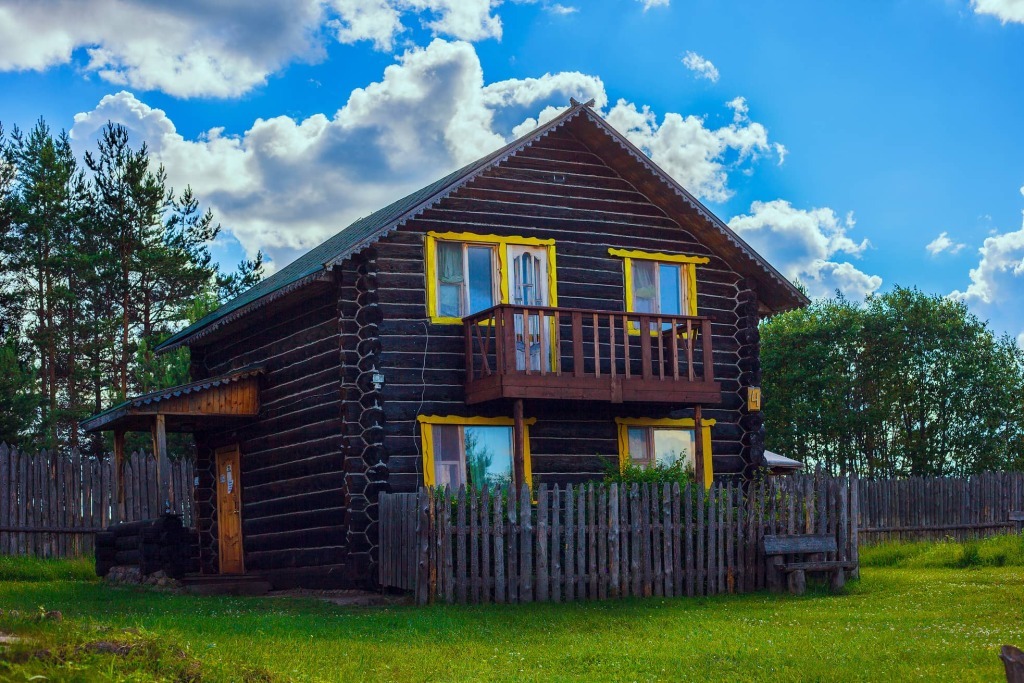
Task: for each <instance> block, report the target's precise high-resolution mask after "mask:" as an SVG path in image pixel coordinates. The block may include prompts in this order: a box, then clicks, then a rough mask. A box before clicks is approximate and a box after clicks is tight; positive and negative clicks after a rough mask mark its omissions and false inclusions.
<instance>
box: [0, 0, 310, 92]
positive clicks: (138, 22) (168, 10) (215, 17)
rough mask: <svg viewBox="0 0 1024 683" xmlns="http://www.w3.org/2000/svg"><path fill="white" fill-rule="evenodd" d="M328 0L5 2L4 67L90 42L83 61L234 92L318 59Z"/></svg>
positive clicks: (147, 83) (114, 71)
mask: <svg viewBox="0 0 1024 683" xmlns="http://www.w3.org/2000/svg"><path fill="white" fill-rule="evenodd" d="M320 16H321V7H320V0H303V1H301V2H298V1H296V2H287V1H285V0H278V1H277V2H259V3H253V2H246V1H245V0H232V1H229V2H221V3H182V2H176V3H151V2H144V1H142V0H94V1H92V2H75V1H73V0H39V1H37V2H25V3H18V4H17V5H14V6H11V5H8V6H7V7H0V70H3V71H10V70H24V69H35V70H42V69H45V68H47V67H50V66H55V65H58V64H66V63H68V62H70V61H71V58H72V53H73V52H74V51H75V50H78V49H80V48H84V49H85V51H86V54H87V57H88V59H87V62H86V63H85V65H84V67H83V68H84V70H85V71H87V72H94V73H96V74H97V75H99V76H100V77H101V78H103V79H104V80H106V81H109V82H111V83H116V84H122V85H129V86H131V87H134V88H140V89H145V90H163V91H165V92H167V93H169V94H171V95H175V96H178V97H194V96H200V95H212V96H216V97H234V96H237V95H240V94H242V93H244V92H246V91H247V90H250V89H251V88H253V87H255V86H257V85H260V84H261V83H263V82H264V81H265V80H266V77H267V75H268V74H269V73H272V72H274V71H276V70H278V69H280V68H282V67H283V66H284V65H285V64H287V63H288V62H290V61H293V60H295V59H316V58H318V57H319V55H320V54H321V52H320V47H319V45H318V43H317V41H316V40H315V39H314V36H313V34H312V31H313V30H314V29H315V28H316V27H317V24H318V22H319V18H320Z"/></svg>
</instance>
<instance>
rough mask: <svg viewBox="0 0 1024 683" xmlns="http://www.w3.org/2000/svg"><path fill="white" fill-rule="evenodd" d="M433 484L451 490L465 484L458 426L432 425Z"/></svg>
mask: <svg viewBox="0 0 1024 683" xmlns="http://www.w3.org/2000/svg"><path fill="white" fill-rule="evenodd" d="M431 429H432V430H433V437H434V482H435V484H436V485H437V486H445V485H447V486H450V487H451V488H453V489H456V488H458V487H459V486H461V485H462V484H464V483H466V474H465V467H464V466H463V461H462V437H461V429H460V427H459V426H458V425H433V427H432V428H431Z"/></svg>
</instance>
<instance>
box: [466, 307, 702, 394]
mask: <svg viewBox="0 0 1024 683" xmlns="http://www.w3.org/2000/svg"><path fill="white" fill-rule="evenodd" d="M463 322H464V333H465V341H466V403H469V404H473V403H481V402H484V401H491V400H494V399H498V398H533V399H562V400H576V401H610V402H612V403H630V402H643V403H700V404H717V403H720V402H721V386H720V385H719V383H718V382H716V381H715V379H714V361H713V359H712V353H711V321H710V319H708V318H706V317H691V316H679V315H654V314H646V313H643V314H641V313H623V312H616V311H596V310H584V309H576V308H551V307H547V306H519V305H514V304H501V305H499V306H494V307H493V308H489V309H487V310H485V311H481V312H480V313H476V314H473V315H471V316H468V317H466V318H465V319H464V321H463Z"/></svg>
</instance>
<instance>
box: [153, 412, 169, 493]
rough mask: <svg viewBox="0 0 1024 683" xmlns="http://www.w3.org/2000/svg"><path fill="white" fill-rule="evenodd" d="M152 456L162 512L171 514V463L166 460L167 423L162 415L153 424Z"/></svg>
mask: <svg viewBox="0 0 1024 683" xmlns="http://www.w3.org/2000/svg"><path fill="white" fill-rule="evenodd" d="M153 456H154V457H155V458H156V462H157V483H156V488H157V491H159V492H160V498H161V499H162V501H163V508H164V509H163V512H171V511H172V510H173V503H174V490H173V489H172V487H171V461H170V460H168V459H167V421H166V418H165V416H164V415H163V413H157V415H156V420H155V421H154V423H153Z"/></svg>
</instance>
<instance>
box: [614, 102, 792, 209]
mask: <svg viewBox="0 0 1024 683" xmlns="http://www.w3.org/2000/svg"><path fill="white" fill-rule="evenodd" d="M727 106H728V107H729V108H730V109H732V110H733V122H732V123H730V124H728V125H726V126H722V127H721V128H711V127H708V126H707V125H705V120H704V119H703V118H701V117H698V116H694V115H692V114H691V115H687V116H683V115H682V114H677V113H668V114H665V116H664V117H663V118H662V121H661V123H660V124H659V123H658V119H657V116H656V115H655V114H654V112H652V111H651V110H650V108H649V107H646V106H644V107H639V108H638V107H637V106H636V105H635V104H633V103H630V102H626V101H625V100H619V101H618V102H617V103H616V104H615V106H614V107H612V109H611V111H610V112H609V113H608V117H607V118H608V122H609V123H611V124H612V125H613V126H615V127H616V128H617V129H618V130H620V131H622V132H623V133H625V134H626V136H627V137H628V138H629V139H630V141H631V142H633V144H635V145H637V146H638V147H640V148H641V149H642V150H644V152H646V153H647V154H648V155H650V157H651V159H653V160H654V162H655V163H656V164H658V165H659V166H661V167H662V168H663V169H665V171H667V172H668V173H669V174H670V175H671V176H672V177H674V178H675V179H676V180H677V181H678V182H679V183H680V184H681V185H682V186H683V187H685V188H686V189H688V190H689V191H690V192H692V193H693V194H695V195H696V196H698V197H700V198H702V199H707V200H710V201H717V202H721V201H725V200H726V199H728V198H729V197H731V196H732V192H731V190H729V188H728V184H727V181H728V173H729V171H730V170H731V169H733V168H736V167H738V166H739V165H741V164H743V163H746V162H749V161H754V160H756V159H757V158H759V157H761V156H764V155H767V154H771V153H772V152H776V153H778V154H779V155H780V158H781V156H782V155H784V154H785V148H784V147H782V146H781V145H779V146H778V147H773V145H772V144H771V143H770V142H769V141H768V130H767V129H766V128H765V127H764V125H762V124H760V123H757V122H756V121H751V120H750V118H749V116H748V107H747V103H746V100H745V99H743V98H742V97H737V98H736V99H734V100H732V101H731V102H728V103H727Z"/></svg>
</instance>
